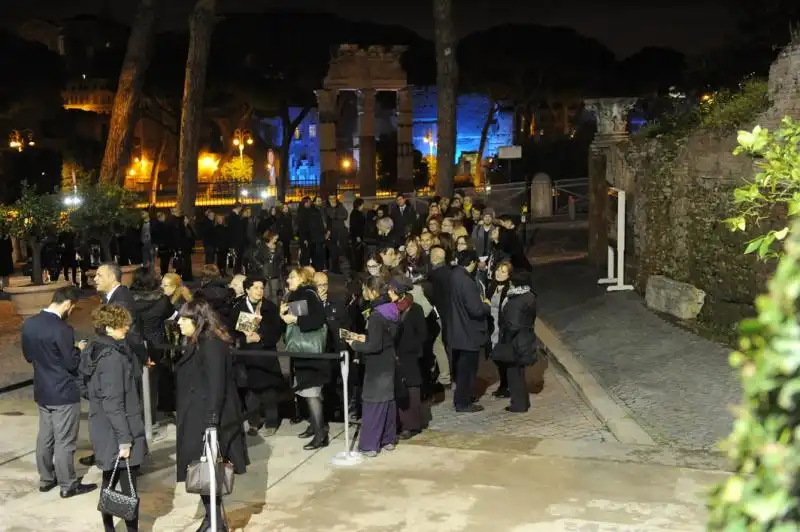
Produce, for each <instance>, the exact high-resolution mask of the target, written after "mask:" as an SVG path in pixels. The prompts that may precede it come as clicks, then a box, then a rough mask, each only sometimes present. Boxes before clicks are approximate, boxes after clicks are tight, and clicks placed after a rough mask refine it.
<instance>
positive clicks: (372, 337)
mask: <svg viewBox="0 0 800 532" xmlns="http://www.w3.org/2000/svg"><path fill="white" fill-rule="evenodd" d="M368 312H369V317H368V318H367V332H366V342H353V343H352V347H353V351H355V352H356V353H359V354H361V355H362V356H361V360H362V361H363V362H362V363H363V365H364V384H363V387H362V389H361V399H362V400H363V401H364V402H367V403H382V402H386V401H393V400H394V398H395V394H394V390H395V381H394V378H395V365H396V360H395V357H396V348H395V341H396V339H397V331H398V319H399V317H400V316H399V313H398V311H397V305H395V304H394V303H391V302H389V300H388V298H387V297H386V296H382V297H381V298H379V299H378V300H376V301H373V302H371V304H370V310H369V311H368Z"/></svg>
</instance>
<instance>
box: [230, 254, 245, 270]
mask: <svg viewBox="0 0 800 532" xmlns="http://www.w3.org/2000/svg"><path fill="white" fill-rule="evenodd" d="M244 252H245V248H244V247H241V248H236V263H235V264H234V265H233V275H237V274H240V273H242V272H244Z"/></svg>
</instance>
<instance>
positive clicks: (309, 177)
mask: <svg viewBox="0 0 800 532" xmlns="http://www.w3.org/2000/svg"><path fill="white" fill-rule="evenodd" d="M301 111H302V109H301V108H300V107H291V108H290V109H289V116H290V118H291V119H292V120H294V119H295V118H297V116H298V115H299V114H300V112H301ZM264 122H265V123H268V124H269V125H270V126H271V127H270V130H271V131H273V132H274V133H273V138H272V139H271V140H272V143H273V146H280V145H281V139H282V138H283V125H282V123H281V120H280V118H268V119H265V120H264ZM318 128H319V126H318V117H317V110H316V109H312V110H311V111H309V113H308V114H307V115H306V117H305V118H304V119H303V121H302V122H301V123H300V125H299V126H297V130H296V131H295V134H294V136H293V137H292V144H291V145H290V146H289V185H290V186H298V187H300V186H314V185H319V176H320V173H321V170H320V156H319V131H318Z"/></svg>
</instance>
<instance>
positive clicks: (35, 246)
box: [28, 238, 44, 286]
mask: <svg viewBox="0 0 800 532" xmlns="http://www.w3.org/2000/svg"><path fill="white" fill-rule="evenodd" d="M28 245H29V246H30V247H31V254H32V256H31V283H32V284H34V285H37V286H40V285H43V284H44V271H43V270H42V248H43V247H44V244H43V243H41V242H39V241H38V240H37V239H35V238H29V239H28Z"/></svg>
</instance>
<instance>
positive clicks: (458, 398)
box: [445, 249, 491, 412]
mask: <svg viewBox="0 0 800 532" xmlns="http://www.w3.org/2000/svg"><path fill="white" fill-rule="evenodd" d="M456 261H457V264H456V266H455V267H454V268H453V269H452V272H451V274H450V305H449V313H448V316H447V326H446V327H445V334H446V337H447V345H448V347H449V348H450V354H451V359H452V363H453V370H454V371H455V378H456V391H455V393H454V394H453V405H454V406H455V409H456V412H480V411H481V410H483V407H482V406H481V405H478V404H475V403H474V402H473V399H472V388H473V386H474V385H475V378H476V377H477V375H478V364H479V362H480V359H479V358H478V353H479V352H480V350H481V348H482V347H483V346H484V345H485V344H486V338H487V335H488V327H487V323H486V320H487V319H488V317H489V315H490V314H491V306H490V304H489V301H488V300H487V299H486V295H485V294H482V293H481V290H480V288H479V287H478V283H477V282H476V281H475V279H474V277H473V274H474V272H475V268H476V267H477V265H478V254H477V253H475V250H474V249H468V250H465V251H459V253H458V256H457V257H456Z"/></svg>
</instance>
